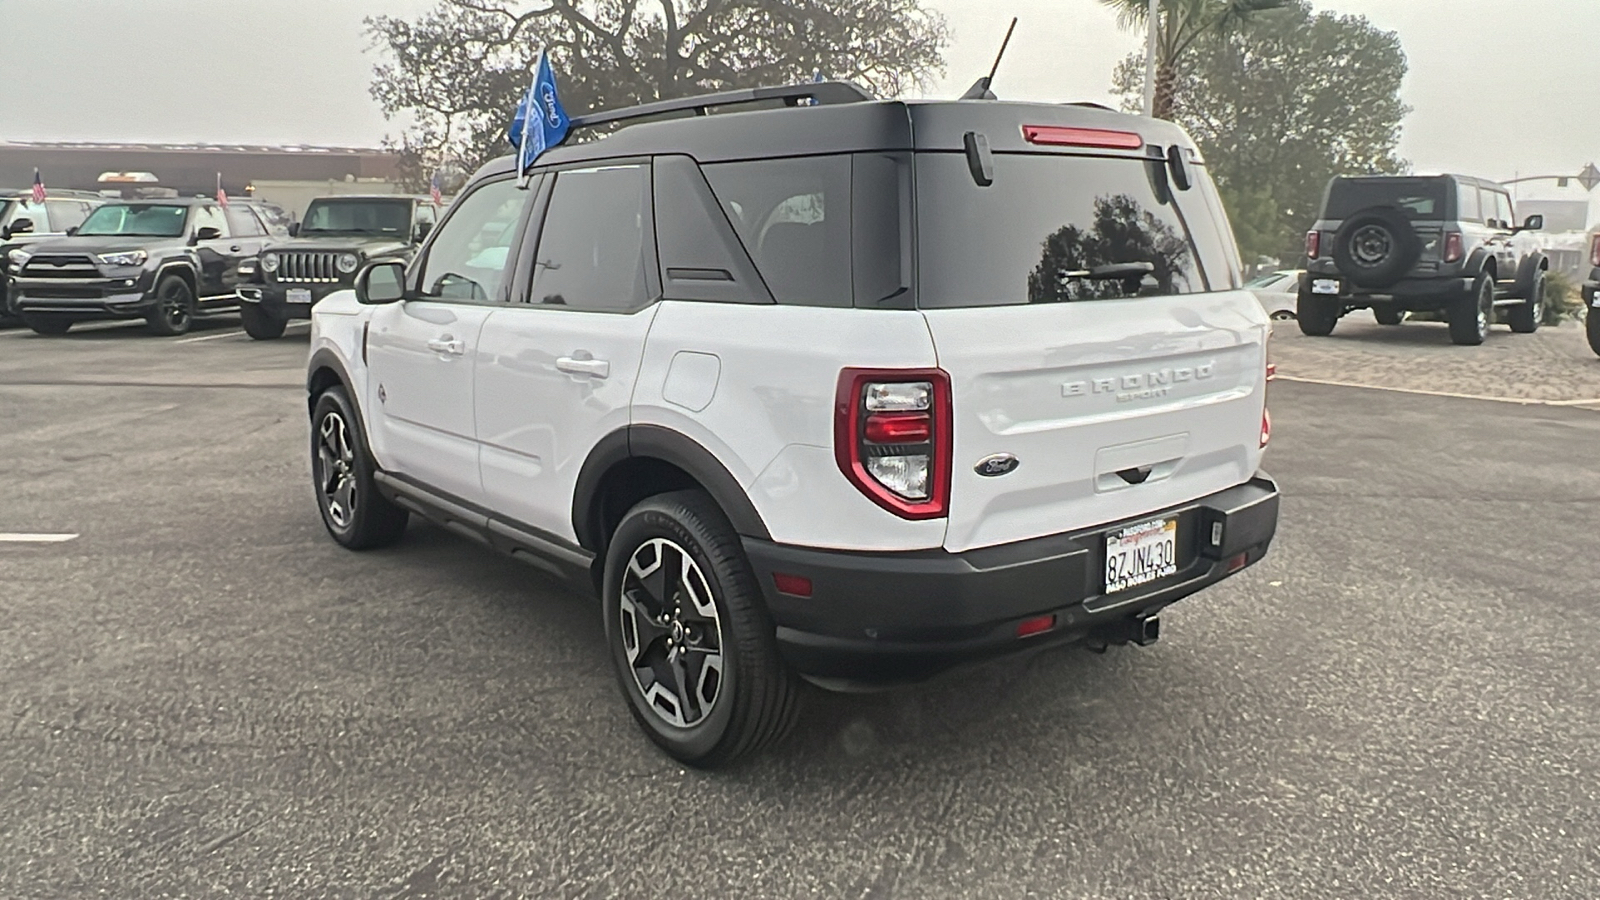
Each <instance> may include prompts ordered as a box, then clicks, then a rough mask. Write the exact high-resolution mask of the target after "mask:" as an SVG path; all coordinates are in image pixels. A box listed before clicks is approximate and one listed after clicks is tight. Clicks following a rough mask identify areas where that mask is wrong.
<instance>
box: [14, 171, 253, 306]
mask: <svg viewBox="0 0 1600 900" xmlns="http://www.w3.org/2000/svg"><path fill="white" fill-rule="evenodd" d="M266 240H267V229H266V226H265V225H264V224H263V223H262V222H261V220H260V218H259V217H258V216H257V215H256V213H255V211H254V210H252V209H251V208H250V207H248V206H245V205H228V206H226V207H224V206H222V205H219V204H218V203H216V202H215V201H213V200H209V199H183V198H173V199H163V200H138V201H127V200H121V201H115V202H111V203H106V204H105V205H103V206H100V207H98V208H97V209H95V210H94V212H92V213H90V214H89V217H88V218H87V219H85V220H84V222H83V224H82V225H81V226H79V228H78V231H77V233H76V234H75V235H73V236H71V237H65V238H56V239H53V240H49V241H41V242H39V243H37V244H34V245H31V246H28V247H25V248H19V249H15V250H12V251H10V253H9V258H10V262H11V267H12V270H13V271H14V272H15V273H16V276H15V291H14V294H15V301H14V302H15V308H16V310H17V312H18V314H19V315H20V316H21V317H22V320H23V322H25V323H26V324H27V325H28V327H29V328H32V329H33V330H34V331H36V332H38V333H40V334H64V333H65V332H66V331H67V329H69V328H71V327H72V325H73V324H74V323H76V322H82V321H86V320H90V319H128V318H143V319H144V320H145V321H146V322H147V323H149V327H150V330H151V331H153V332H154V333H156V334H163V335H178V334H183V333H185V332H187V331H188V330H189V328H190V327H191V325H192V324H193V321H194V318H195V317H196V316H204V315H211V314H214V313H218V312H225V311H231V310H233V309H234V308H235V307H236V306H237V303H238V301H237V299H236V296H235V291H236V290H237V288H238V279H239V266H240V264H241V263H243V262H244V261H245V260H249V259H254V258H255V256H256V255H257V254H258V253H260V252H261V248H262V246H263V245H264V244H265V243H266Z"/></svg>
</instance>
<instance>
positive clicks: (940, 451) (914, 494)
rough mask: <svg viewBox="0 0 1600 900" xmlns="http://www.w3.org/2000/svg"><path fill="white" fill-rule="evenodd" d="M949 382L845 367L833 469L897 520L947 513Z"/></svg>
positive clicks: (939, 373)
mask: <svg viewBox="0 0 1600 900" xmlns="http://www.w3.org/2000/svg"><path fill="white" fill-rule="evenodd" d="M950 420H951V410H950V376H949V375H947V374H945V372H944V371H943V370H942V369H845V370H844V371H843V372H841V373H839V392H838V399H837V402H836V403H835V405H834V433H833V442H834V456H835V458H837V459H838V461H839V469H840V471H842V472H844V476H845V477H846V478H848V479H849V480H850V483H851V484H853V485H855V486H856V488H857V489H858V490H860V491H861V493H863V494H866V495H867V497H868V498H869V499H871V500H872V502H874V503H876V504H878V505H879V506H881V507H883V508H884V509H886V510H888V511H889V512H892V513H894V514H895V515H897V516H899V517H901V518H903V519H937V518H941V517H943V516H945V515H948V514H949V511H950V445H951V442H950Z"/></svg>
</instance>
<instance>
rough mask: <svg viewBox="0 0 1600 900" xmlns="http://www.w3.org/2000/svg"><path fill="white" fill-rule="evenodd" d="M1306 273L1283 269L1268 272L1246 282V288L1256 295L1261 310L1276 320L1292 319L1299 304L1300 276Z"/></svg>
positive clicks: (1298, 270)
mask: <svg viewBox="0 0 1600 900" xmlns="http://www.w3.org/2000/svg"><path fill="white" fill-rule="evenodd" d="M1304 271H1305V270H1304V269H1283V270H1281V271H1277V272H1268V273H1267V274H1265V275H1261V276H1259V277H1257V278H1255V279H1253V280H1251V281H1247V282H1245V285H1244V288H1245V290H1247V291H1249V292H1250V293H1252V294H1255V295H1256V300H1257V301H1259V302H1260V303H1261V308H1262V309H1264V310H1266V311H1267V315H1269V316H1271V317H1272V318H1274V319H1292V318H1294V312H1295V307H1296V305H1297V304H1298V303H1299V299H1300V275H1301V273H1302V272H1304Z"/></svg>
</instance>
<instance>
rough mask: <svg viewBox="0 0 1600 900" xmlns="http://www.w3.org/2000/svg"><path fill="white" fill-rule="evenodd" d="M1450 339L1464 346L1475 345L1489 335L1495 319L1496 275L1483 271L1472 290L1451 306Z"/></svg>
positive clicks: (1473, 283)
mask: <svg viewBox="0 0 1600 900" xmlns="http://www.w3.org/2000/svg"><path fill="white" fill-rule="evenodd" d="M1449 315H1450V340H1451V341H1452V342H1454V343H1457V344H1460V345H1462V346H1464V347H1475V346H1477V345H1478V344H1481V343H1483V342H1484V340H1486V339H1487V338H1488V337H1489V323H1491V322H1493V321H1494V276H1493V275H1491V274H1489V273H1488V272H1481V273H1479V274H1478V277H1477V279H1475V280H1474V281H1473V282H1472V290H1470V291H1469V292H1468V293H1467V294H1466V295H1464V296H1462V297H1461V298H1460V299H1459V300H1457V301H1456V302H1455V303H1453V304H1451V306H1450V314H1449Z"/></svg>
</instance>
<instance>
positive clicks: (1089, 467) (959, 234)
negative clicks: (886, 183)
mask: <svg viewBox="0 0 1600 900" xmlns="http://www.w3.org/2000/svg"><path fill="white" fill-rule="evenodd" d="M1010 109H1012V110H1016V111H1017V112H1016V114H1017V115H1019V116H1021V117H1023V118H1019V119H1018V120H1017V122H1016V126H1027V125H1029V124H1031V123H1030V122H1029V121H1028V120H1027V118H1026V117H1028V116H1034V117H1044V118H1046V121H1045V123H1044V124H1046V125H1051V124H1059V120H1058V121H1057V122H1056V123H1052V122H1051V121H1049V118H1050V117H1052V116H1055V117H1060V116H1062V115H1063V112H1062V110H1061V108H1060V107H1054V108H1040V107H1033V108H1030V107H1026V106H1020V105H1018V106H1010ZM1083 112H1087V111H1083ZM1079 114H1080V115H1081V114H1082V113H1079ZM1068 115H1071V114H1070V113H1069V114H1068ZM1092 115H1093V116H1096V117H1099V118H1098V120H1091V123H1090V124H1097V123H1098V122H1099V121H1103V122H1104V123H1105V124H1104V125H1103V126H1100V127H1103V128H1106V129H1116V130H1117V131H1116V133H1118V134H1122V135H1124V136H1123V137H1105V136H1100V137H1096V136H1095V135H1094V133H1093V132H1092V131H1091V132H1083V131H1082V130H1081V127H1078V126H1082V125H1083V123H1082V122H1081V121H1077V117H1076V116H1074V119H1073V121H1072V122H1071V124H1073V125H1074V126H1075V127H1074V129H1066V130H1061V131H1060V132H1059V133H1058V134H1055V135H1053V137H1057V138H1060V139H1062V140H1072V141H1083V140H1089V141H1096V142H1099V143H1109V142H1121V143H1125V144H1128V145H1130V146H1127V147H1125V148H1124V149H1122V150H1118V149H1116V148H1111V147H1095V146H1082V145H1075V144H1036V143H1034V141H1033V140H1032V139H1030V138H1028V137H1025V136H1024V135H1027V134H1028V133H1029V130H1028V129H1026V128H1023V127H1016V126H1013V128H1012V129H1009V130H1005V129H1003V128H1000V127H996V126H995V125H994V124H993V123H990V125H989V129H990V130H991V131H1006V133H1003V134H999V135H996V134H990V135H987V136H986V138H987V140H988V141H989V142H990V143H991V144H992V145H993V146H994V152H992V154H984V153H981V152H979V153H976V154H972V156H973V159H969V154H968V153H966V152H961V151H942V150H937V149H936V150H926V151H924V150H920V147H921V144H922V140H921V139H920V138H919V142H918V143H919V152H918V153H917V154H916V159H915V167H916V179H915V182H916V196H917V204H916V220H917V229H916V233H917V243H918V253H917V258H918V279H917V281H918V288H917V303H918V306H919V307H920V308H921V309H922V311H923V314H924V316H925V317H926V319H927V322H928V327H929V329H930V331H931V333H932V336H933V341H934V346H935V351H936V353H937V356H938V361H939V367H940V368H941V369H943V370H944V371H945V372H947V373H948V374H949V376H950V382H951V398H952V407H953V409H952V417H953V428H952V432H953V436H954V446H953V462H952V466H951V468H952V482H951V490H950V495H949V496H950V500H949V504H950V506H949V520H948V522H949V524H948V528H947V531H946V537H945V543H944V546H945V548H946V549H948V550H951V551H953V552H959V551H963V550H967V549H971V548H975V547H985V546H991V545H994V544H1000V543H1005V542H1010V541H1017V540H1023V539H1027V538H1032V537H1038V536H1042V535H1047V534H1056V533H1060V532H1065V531H1073V530H1078V529H1085V528H1090V527H1094V526H1098V525H1103V524H1111V523H1117V522H1124V521H1127V520H1138V519H1139V517H1141V516H1145V515H1147V514H1149V513H1152V512H1154V511H1157V510H1161V509H1164V508H1167V507H1171V506H1175V505H1179V504H1183V503H1186V502H1189V501H1191V500H1195V499H1197V498H1200V497H1203V496H1205V495H1207V494H1210V493H1213V492H1216V491H1219V490H1223V489H1225V488H1228V487H1230V486H1233V485H1236V484H1239V483H1241V482H1244V481H1246V480H1248V479H1249V478H1250V476H1251V475H1252V474H1254V472H1255V470H1256V467H1257V465H1258V463H1259V461H1260V456H1261V449H1260V439H1261V429H1262V415H1263V404H1264V400H1265V365H1266V347H1265V344H1266V338H1267V334H1268V324H1267V320H1266V317H1265V315H1264V314H1263V313H1262V311H1261V308H1260V306H1259V305H1258V304H1257V302H1256V300H1255V299H1254V297H1253V296H1252V295H1251V294H1250V293H1248V292H1246V291H1243V290H1240V289H1239V281H1240V279H1239V273H1238V263H1237V251H1236V250H1235V249H1234V246H1233V241H1232V236H1231V233H1230V232H1229V231H1228V226H1227V220H1226V217H1225V216H1224V215H1223V214H1222V211H1221V204H1220V202H1219V201H1218V200H1217V198H1216V195H1215V189H1214V188H1213V186H1212V185H1211V182H1210V179H1209V178H1208V177H1207V176H1206V174H1205V172H1204V169H1203V167H1201V166H1199V165H1197V164H1196V162H1197V159H1198V157H1197V156H1196V155H1195V154H1194V153H1193V151H1192V145H1190V144H1189V143H1188V139H1187V137H1185V136H1183V135H1182V133H1181V132H1180V131H1178V130H1177V129H1175V128H1173V127H1172V126H1169V125H1166V124H1165V123H1158V122H1152V121H1150V120H1144V119H1133V118H1130V117H1122V116H1114V115H1112V114H1109V113H1105V114H1101V113H1093V114H1092ZM1035 132H1037V129H1035ZM1133 132H1137V135H1133V134H1132V133H1133ZM1046 137H1047V138H1048V137H1052V135H1050V134H1047V135H1046ZM1171 145H1178V146H1179V148H1180V149H1179V151H1178V155H1179V157H1180V158H1181V159H1182V160H1183V162H1181V163H1179V164H1176V165H1175V164H1172V163H1169V162H1167V161H1165V153H1166V151H1167V149H1168V147H1169V146H1171ZM1152 146H1154V147H1159V152H1161V153H1162V154H1163V157H1162V160H1161V161H1157V160H1156V159H1154V158H1153V156H1154V154H1155V153H1156V152H1158V151H1157V150H1155V149H1152ZM990 157H992V160H989V158H990ZM986 160H988V161H986ZM986 166H987V168H988V170H989V171H990V172H992V183H991V184H988V185H980V184H979V182H980V181H981V180H983V179H982V178H980V177H977V176H975V172H977V173H979V174H981V173H982V172H983V171H984V170H985V167H986ZM1185 181H1187V182H1188V183H1189V184H1190V187H1189V188H1188V189H1186V190H1185V189H1179V188H1178V187H1177V186H1176V185H1177V184H1179V183H1182V182H1185ZM996 457H999V458H1000V459H1001V460H1002V462H1001V464H999V465H986V464H985V463H986V461H989V460H991V459H994V458H996ZM1006 457H1014V458H1015V460H1016V464H1015V466H1014V467H1013V466H1012V465H1011V463H1010V461H1009V460H1008V459H1007V458H1006Z"/></svg>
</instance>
